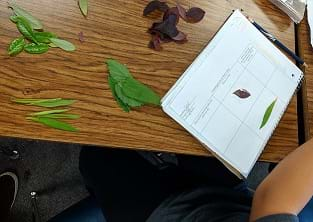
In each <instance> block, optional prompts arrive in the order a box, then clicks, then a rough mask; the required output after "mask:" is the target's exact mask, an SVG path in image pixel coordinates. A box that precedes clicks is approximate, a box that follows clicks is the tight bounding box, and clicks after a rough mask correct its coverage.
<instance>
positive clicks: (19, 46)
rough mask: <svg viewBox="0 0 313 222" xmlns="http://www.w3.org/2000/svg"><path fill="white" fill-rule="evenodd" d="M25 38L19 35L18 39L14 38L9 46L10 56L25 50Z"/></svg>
mask: <svg viewBox="0 0 313 222" xmlns="http://www.w3.org/2000/svg"><path fill="white" fill-rule="evenodd" d="M24 46H25V40H24V37H23V36H22V37H19V38H18V39H15V40H13V41H12V42H11V43H10V45H9V48H8V52H9V55H10V56H15V55H17V54H19V53H20V52H22V51H23V50H24Z"/></svg>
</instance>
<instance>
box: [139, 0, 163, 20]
mask: <svg viewBox="0 0 313 222" xmlns="http://www.w3.org/2000/svg"><path fill="white" fill-rule="evenodd" d="M168 9H169V7H168V5H167V4H166V3H165V2H162V1H158V0H155V1H151V2H149V3H148V5H147V6H146V7H145V9H144V10H143V15H144V16H147V15H149V14H150V13H151V12H154V11H155V10H159V11H161V12H165V11H166V10H168Z"/></svg>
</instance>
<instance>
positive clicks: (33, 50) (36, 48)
mask: <svg viewBox="0 0 313 222" xmlns="http://www.w3.org/2000/svg"><path fill="white" fill-rule="evenodd" d="M24 50H25V51H26V52H28V53H30V54H42V53H45V52H47V51H48V50H49V46H48V45H47V44H45V43H39V44H36V43H30V44H26V45H25V46H24Z"/></svg>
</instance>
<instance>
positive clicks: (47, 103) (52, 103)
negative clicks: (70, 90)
mask: <svg viewBox="0 0 313 222" xmlns="http://www.w3.org/2000/svg"><path fill="white" fill-rule="evenodd" d="M13 102H16V103H21V104H25V105H32V106H41V107H47V108H53V107H59V106H69V105H72V104H73V103H74V102H76V100H73V99H62V98H56V99H15V100H13Z"/></svg>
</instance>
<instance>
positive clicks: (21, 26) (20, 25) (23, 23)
mask: <svg viewBox="0 0 313 222" xmlns="http://www.w3.org/2000/svg"><path fill="white" fill-rule="evenodd" d="M16 27H17V29H18V30H19V31H20V33H21V34H22V35H23V36H25V38H27V39H28V40H30V41H32V42H34V43H38V41H37V40H36V38H35V36H34V33H33V29H32V27H31V25H30V24H29V23H28V21H27V20H26V19H24V18H23V17H17V22H16Z"/></svg>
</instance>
